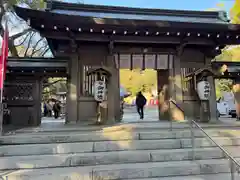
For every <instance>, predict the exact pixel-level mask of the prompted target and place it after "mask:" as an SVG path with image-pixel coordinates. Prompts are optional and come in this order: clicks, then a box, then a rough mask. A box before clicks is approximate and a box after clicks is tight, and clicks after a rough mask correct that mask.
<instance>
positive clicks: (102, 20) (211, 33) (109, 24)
mask: <svg viewBox="0 0 240 180" xmlns="http://www.w3.org/2000/svg"><path fill="white" fill-rule="evenodd" d="M14 8H15V11H16V13H17V15H18V16H20V17H21V18H23V19H24V20H26V21H28V20H29V22H30V25H31V27H32V28H34V29H36V30H38V31H40V32H41V33H42V35H44V36H46V37H47V38H52V39H54V38H56V36H57V37H63V36H64V37H65V36H68V35H69V34H70V35H75V36H76V34H77V35H79V36H83V35H87V36H85V37H84V38H88V39H89V36H90V38H91V37H92V36H93V35H96V36H98V35H100V34H101V36H102V37H103V35H105V36H106V37H103V38H108V37H111V38H112V40H114V38H116V39H118V38H119V37H117V36H125V37H128V36H135V37H134V38H138V37H144V38H146V37H150V38H151V37H152V38H154V39H155V38H156V36H157V37H159V38H158V40H157V41H163V40H161V38H162V37H165V38H167V39H169V37H170V38H175V40H176V41H177V42H179V41H180V40H182V39H184V38H185V40H186V39H187V40H188V41H192V40H193V41H194V42H196V41H198V40H206V41H208V42H209V41H211V42H214V43H215V44H216V45H227V44H240V25H235V24H230V23H229V22H228V20H227V17H226V14H225V13H224V12H209V11H181V10H162V9H146V8H129V7H116V6H102V5H88V4H74V3H65V2H57V1H51V2H50V1H47V9H45V10H32V9H27V8H21V7H17V6H14ZM57 33H59V34H58V35H57ZM61 33H62V34H61ZM136 35H137V36H138V37H136ZM80 38H82V37H80ZM84 38H83V39H84ZM59 39H60V38H59ZM94 39H96V38H94ZM94 39H93V40H94ZM120 39H122V38H121V37H120ZM101 40H102V39H101ZM91 41H92V40H91ZM107 41H109V39H107ZM208 44H209V43H208Z"/></svg>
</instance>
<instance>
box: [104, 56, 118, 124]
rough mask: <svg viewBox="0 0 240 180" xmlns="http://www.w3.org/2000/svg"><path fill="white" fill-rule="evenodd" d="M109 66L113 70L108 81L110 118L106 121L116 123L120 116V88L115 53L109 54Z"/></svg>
mask: <svg viewBox="0 0 240 180" xmlns="http://www.w3.org/2000/svg"><path fill="white" fill-rule="evenodd" d="M107 67H108V68H109V70H110V71H111V77H110V78H109V81H108V120H107V122H106V123H114V122H115V121H117V118H119V117H118V116H120V95H119V92H120V90H119V75H118V69H116V67H115V65H114V56H113V55H108V57H107ZM118 112H119V113H118ZM118 114H119V115H118Z"/></svg>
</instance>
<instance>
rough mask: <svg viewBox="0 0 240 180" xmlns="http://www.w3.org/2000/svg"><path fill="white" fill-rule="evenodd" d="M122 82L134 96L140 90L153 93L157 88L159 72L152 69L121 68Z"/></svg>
mask: <svg viewBox="0 0 240 180" xmlns="http://www.w3.org/2000/svg"><path fill="white" fill-rule="evenodd" d="M120 84H121V85H122V86H123V87H124V88H125V89H126V90H127V91H128V92H130V93H131V94H132V95H133V96H135V95H136V94H137V92H139V91H142V92H146V93H151V92H152V91H153V90H156V89H157V74H156V71H155V70H150V69H147V70H145V71H141V70H140V69H134V70H128V69H121V70H120Z"/></svg>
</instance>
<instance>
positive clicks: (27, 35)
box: [15, 32, 31, 47]
mask: <svg viewBox="0 0 240 180" xmlns="http://www.w3.org/2000/svg"><path fill="white" fill-rule="evenodd" d="M30 34H31V32H28V33H27V34H26V36H25V37H24V39H23V41H22V42H21V43H20V44H16V45H15V46H17V47H18V46H21V45H23V43H24V42H26V40H27V38H28V37H29V36H30Z"/></svg>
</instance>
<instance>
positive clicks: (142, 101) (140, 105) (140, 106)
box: [136, 92, 147, 119]
mask: <svg viewBox="0 0 240 180" xmlns="http://www.w3.org/2000/svg"><path fill="white" fill-rule="evenodd" d="M146 103H147V99H146V98H145V97H144V96H143V94H142V92H139V93H138V94H137V97H136V106H137V112H138V114H139V115H140V119H143V118H144V106H145V105H146Z"/></svg>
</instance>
